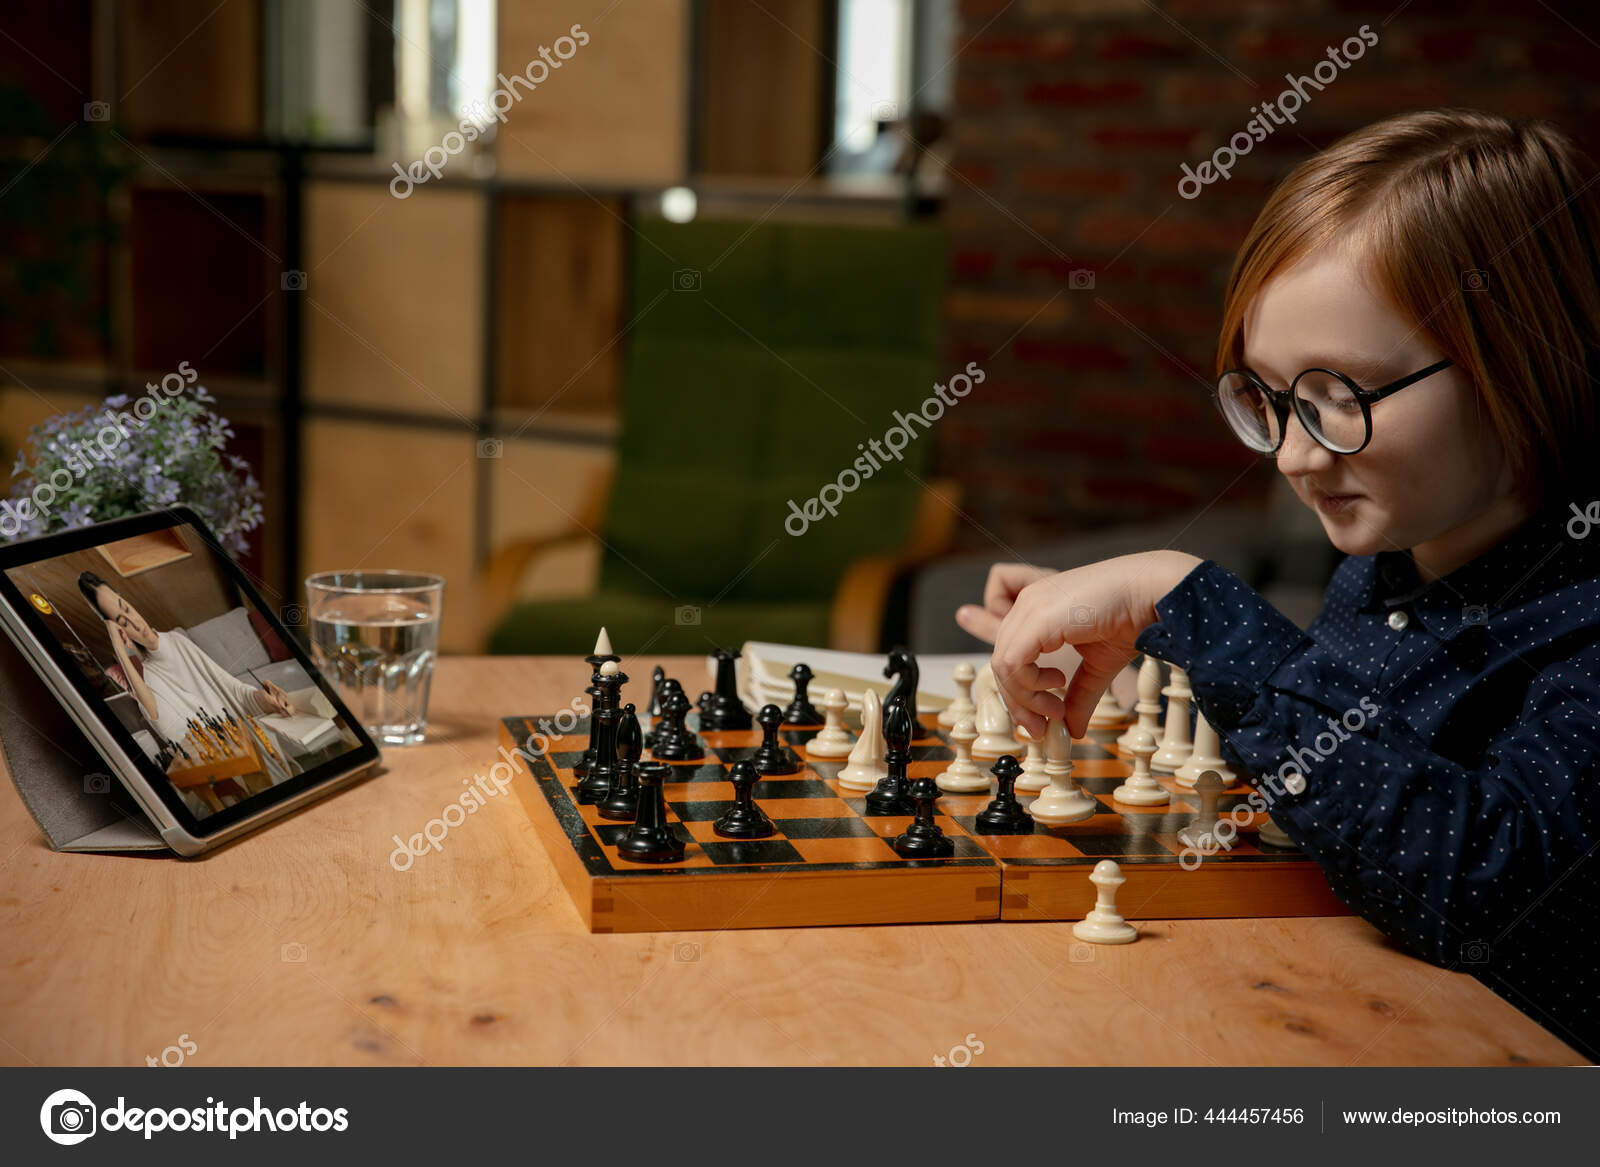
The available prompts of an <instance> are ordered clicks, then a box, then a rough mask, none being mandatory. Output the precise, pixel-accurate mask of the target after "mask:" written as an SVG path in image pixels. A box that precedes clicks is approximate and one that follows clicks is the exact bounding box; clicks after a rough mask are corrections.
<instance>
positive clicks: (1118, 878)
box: [1072, 859, 1139, 944]
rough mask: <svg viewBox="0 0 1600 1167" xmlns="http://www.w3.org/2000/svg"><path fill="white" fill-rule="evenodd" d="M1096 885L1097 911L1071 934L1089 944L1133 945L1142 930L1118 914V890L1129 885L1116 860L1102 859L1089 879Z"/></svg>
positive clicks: (1086, 917) (1078, 924) (1095, 903)
mask: <svg viewBox="0 0 1600 1167" xmlns="http://www.w3.org/2000/svg"><path fill="white" fill-rule="evenodd" d="M1089 882H1091V883H1093V884H1094V888H1095V899H1094V909H1093V910H1092V911H1091V912H1090V913H1089V914H1088V915H1087V916H1085V917H1084V918H1083V919H1082V920H1080V921H1079V922H1078V923H1076V924H1074V925H1073V926H1072V934H1073V935H1074V936H1076V937H1077V938H1078V939H1079V940H1087V941H1088V942H1089V943H1090V944H1131V943H1133V942H1134V941H1135V940H1137V939H1139V930H1138V929H1137V928H1135V927H1134V926H1133V925H1132V924H1130V923H1128V921H1126V920H1124V919H1123V918H1122V914H1121V913H1120V912H1118V911H1117V888H1119V887H1121V886H1122V885H1123V884H1124V883H1126V882H1128V880H1127V877H1126V876H1124V875H1123V874H1122V868H1120V867H1118V866H1117V861H1116V860H1115V859H1102V860H1100V862H1098V863H1096V864H1095V865H1094V871H1093V872H1092V873H1091V874H1090V876H1089Z"/></svg>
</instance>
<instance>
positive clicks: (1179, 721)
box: [1150, 665, 1194, 773]
mask: <svg viewBox="0 0 1600 1167" xmlns="http://www.w3.org/2000/svg"><path fill="white" fill-rule="evenodd" d="M1161 693H1162V695H1163V696H1164V697H1166V699H1167V724H1166V725H1165V726H1164V727H1163V728H1162V731H1161V744H1160V745H1159V746H1157V747H1156V756H1155V757H1153V758H1151V759H1150V765H1151V767H1152V768H1153V769H1156V770H1162V771H1165V772H1167V773H1171V772H1172V771H1173V770H1176V769H1177V768H1178V767H1179V766H1181V765H1183V763H1184V761H1185V759H1187V758H1188V757H1189V755H1190V754H1191V753H1193V752H1194V739H1193V738H1191V737H1190V736H1189V698H1191V697H1193V696H1194V693H1193V692H1192V691H1191V690H1190V688H1189V674H1188V673H1186V672H1184V671H1183V670H1182V669H1180V668H1179V667H1178V666H1177V665H1173V666H1172V677H1171V678H1170V679H1169V680H1168V682H1167V687H1166V688H1164V689H1162V690H1161Z"/></svg>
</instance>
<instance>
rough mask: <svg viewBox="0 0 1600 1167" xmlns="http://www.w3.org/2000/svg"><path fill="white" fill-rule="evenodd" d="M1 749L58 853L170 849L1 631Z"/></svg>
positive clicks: (13, 778) (24, 798)
mask: <svg viewBox="0 0 1600 1167" xmlns="http://www.w3.org/2000/svg"><path fill="white" fill-rule="evenodd" d="M0 752H3V753H4V755H5V765H6V769H8V770H9V771H10V772H11V781H12V782H13V783H14V784H15V785H16V788H17V793H18V794H20V795H22V803H23V805H24V806H26V807H27V808H28V813H29V814H31V815H32V816H33V819H34V821H35V822H36V823H38V824H39V829H40V830H42V831H44V834H45V838H47V839H49V840H50V846H51V847H53V848H55V849H56V850H57V851H165V850H167V845H166V844H165V843H164V842H162V841H161V836H160V835H159V834H158V833H157V832H156V829H155V828H154V827H153V826H152V825H151V824H150V822H149V821H148V820H147V819H146V818H145V816H144V812H143V811H141V810H140V809H139V807H138V805H137V804H136V803H134V802H133V800H132V799H131V797H129V795H128V794H127V792H126V791H124V790H123V789H122V784H121V782H119V781H118V780H117V778H116V776H115V775H113V774H112V773H111V767H110V766H108V765H106V763H105V761H104V760H103V759H102V758H101V757H100V754H99V752H98V751H97V750H96V749H95V748H94V746H93V745H92V744H90V742H89V739H88V738H86V737H85V736H84V735H83V732H82V731H81V730H80V729H79V728H78V727H77V726H76V725H75V724H74V723H73V721H72V717H71V716H70V715H69V714H68V713H67V711H66V710H65V709H63V708H62V707H61V705H60V703H59V702H58V701H57V700H56V699H55V695H54V694H52V693H51V692H50V689H49V687H48V686H47V685H46V684H45V683H44V682H43V681H42V680H40V679H39V674H38V673H36V672H35V671H34V670H33V666H32V665H30V664H29V663H28V661H27V658H26V657H24V656H23V655H22V653H21V652H20V651H19V650H18V649H17V646H16V645H14V644H12V643H11V637H9V636H7V635H6V634H5V633H3V632H0Z"/></svg>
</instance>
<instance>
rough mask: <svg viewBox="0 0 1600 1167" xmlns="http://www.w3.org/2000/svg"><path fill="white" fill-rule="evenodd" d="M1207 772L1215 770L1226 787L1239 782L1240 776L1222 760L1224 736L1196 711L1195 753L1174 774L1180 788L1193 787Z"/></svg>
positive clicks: (1204, 716) (1203, 715)
mask: <svg viewBox="0 0 1600 1167" xmlns="http://www.w3.org/2000/svg"><path fill="white" fill-rule="evenodd" d="M1207 770H1215V771H1216V772H1217V776H1218V777H1219V778H1221V779H1222V784H1223V785H1224V786H1232V785H1233V784H1234V783H1235V782H1237V781H1239V775H1237V774H1235V773H1234V772H1233V771H1232V770H1230V769H1229V768H1228V763H1227V762H1225V761H1223V759H1222V736H1221V735H1220V734H1219V733H1217V731H1216V730H1215V729H1213V728H1212V725H1211V723H1210V722H1209V721H1207V720H1206V715H1205V714H1203V713H1201V712H1200V710H1199V709H1196V710H1195V711H1194V751H1193V752H1192V753H1190V755H1189V756H1188V757H1187V758H1185V759H1184V761H1183V765H1181V766H1179V767H1178V768H1177V769H1176V770H1174V771H1173V772H1172V776H1173V777H1174V778H1175V779H1177V781H1178V785H1179V786H1193V785H1194V780H1195V779H1196V778H1198V777H1200V775H1202V774H1204V773H1205V772H1206V771H1207Z"/></svg>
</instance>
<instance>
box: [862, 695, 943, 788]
mask: <svg viewBox="0 0 1600 1167" xmlns="http://www.w3.org/2000/svg"><path fill="white" fill-rule="evenodd" d="M883 744H884V751H883V762H884V766H885V767H886V768H887V770H888V773H886V774H885V775H884V776H883V777H882V778H880V779H878V784H877V785H876V786H874V787H873V788H872V789H871V790H870V791H869V792H868V793H867V798H866V803H867V811H868V813H870V814H880V815H881V814H911V813H913V812H914V811H915V810H916V805H915V804H914V803H913V802H912V801H911V799H910V797H909V796H908V794H907V791H906V767H907V766H908V765H910V764H911V714H910V712H909V711H908V710H907V709H906V703H905V699H904V698H901V697H891V698H890V703H889V705H887V706H885V708H884V712H883ZM935 789H936V790H937V789H938V787H935Z"/></svg>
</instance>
